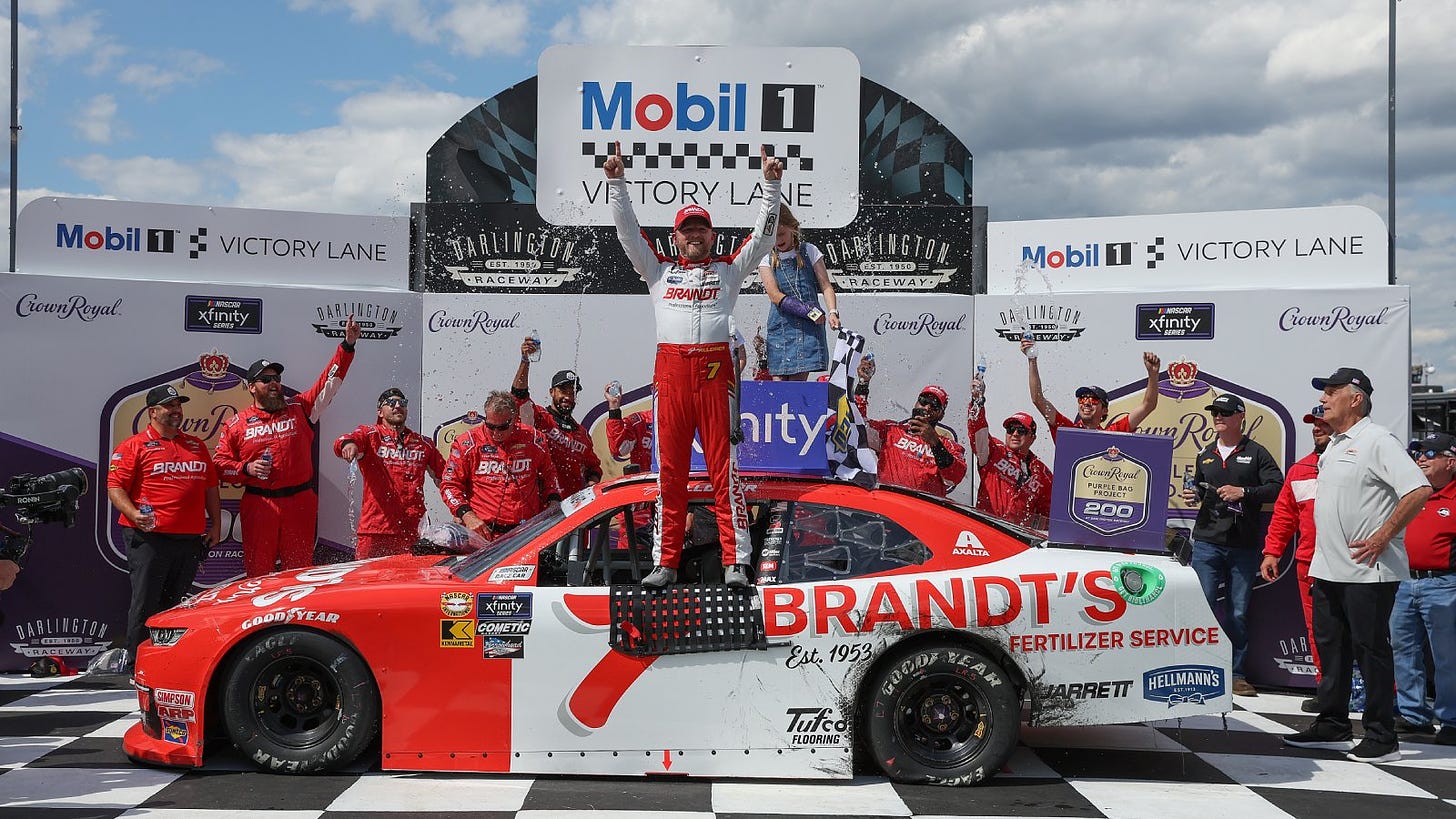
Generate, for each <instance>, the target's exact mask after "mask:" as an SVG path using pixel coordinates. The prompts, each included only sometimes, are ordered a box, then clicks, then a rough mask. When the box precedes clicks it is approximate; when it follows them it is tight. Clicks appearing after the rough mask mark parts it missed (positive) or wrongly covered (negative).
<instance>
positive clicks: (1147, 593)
mask: <svg viewBox="0 0 1456 819" xmlns="http://www.w3.org/2000/svg"><path fill="white" fill-rule="evenodd" d="M1167 582H1168V581H1167V579H1166V578H1164V577H1163V573H1162V571H1160V570H1158V569H1155V568H1153V567H1152V566H1146V565H1143V564H1142V563H1132V562H1125V563H1114V564H1112V586H1113V588H1115V589H1117V593H1118V594H1120V595H1122V599H1124V600H1126V601H1127V602H1129V603H1131V604H1133V605H1134V606H1146V605H1147V604H1149V603H1151V602H1153V601H1154V600H1157V599H1158V597H1159V596H1161V595H1162V594H1163V587H1164V586H1165V585H1167Z"/></svg>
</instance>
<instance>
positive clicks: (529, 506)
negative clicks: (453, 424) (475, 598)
mask: <svg viewBox="0 0 1456 819" xmlns="http://www.w3.org/2000/svg"><path fill="white" fill-rule="evenodd" d="M440 496H441V497H442V498H444V500H445V506H446V507H448V508H449V509H450V511H451V512H453V513H454V514H455V515H456V516H457V517H463V516H464V515H465V513H466V512H474V513H475V514H476V516H477V517H479V518H480V519H481V520H482V521H484V522H485V532H484V533H483V534H484V536H485V538H486V539H487V540H494V539H495V538H497V537H499V536H500V535H502V534H504V533H506V532H508V531H510V530H511V529H513V528H515V527H516V526H517V525H518V524H520V522H521V521H523V520H526V519H527V518H529V517H531V516H532V515H534V514H536V513H537V512H540V511H541V510H542V509H544V508H545V507H546V504H547V503H548V502H550V501H553V500H561V486H560V484H558V483H557V480H556V466H555V465H554V464H553V463H552V462H551V454H550V452H549V451H548V444H547V442H546V438H545V437H544V436H542V435H541V433H539V432H537V431H536V430H534V429H531V428H530V427H528V426H526V425H525V424H522V423H517V424H516V425H515V428H513V429H512V430H511V431H510V433H509V434H508V435H506V436H505V438H504V439H503V440H502V441H501V442H500V444H497V443H496V442H495V440H494V439H492V438H491V437H490V431H489V430H488V429H486V428H485V427H484V426H478V427H474V428H472V429H471V430H470V431H469V432H467V433H465V434H464V435H461V436H460V437H459V438H456V439H455V443H454V444H453V445H452V446H451V447H450V457H449V459H448V460H446V461H445V476H444V478H442V479H441V481H440Z"/></svg>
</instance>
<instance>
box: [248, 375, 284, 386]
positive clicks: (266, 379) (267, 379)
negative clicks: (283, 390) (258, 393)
mask: <svg viewBox="0 0 1456 819" xmlns="http://www.w3.org/2000/svg"><path fill="white" fill-rule="evenodd" d="M282 380H283V376H281V375H260V376H258V377H257V378H254V379H253V383H255V384H256V383H258V382H260V381H261V382H262V383H264V384H276V383H278V382H279V381H282Z"/></svg>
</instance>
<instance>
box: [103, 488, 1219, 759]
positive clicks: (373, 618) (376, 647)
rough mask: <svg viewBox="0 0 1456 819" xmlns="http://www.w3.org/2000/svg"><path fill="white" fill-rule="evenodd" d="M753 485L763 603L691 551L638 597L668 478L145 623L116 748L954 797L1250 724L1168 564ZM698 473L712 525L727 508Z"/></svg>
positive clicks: (900, 501) (275, 581)
mask: <svg viewBox="0 0 1456 819" xmlns="http://www.w3.org/2000/svg"><path fill="white" fill-rule="evenodd" d="M743 480H744V484H745V487H746V495H747V498H748V505H749V508H750V521H751V534H752V539H753V546H754V568H755V569H756V581H757V585H755V586H754V587H753V588H749V589H733V588H729V587H727V586H725V585H723V584H722V583H721V572H722V569H721V566H719V561H720V551H719V547H718V544H717V543H716V542H710V543H702V542H697V543H695V542H694V540H693V538H691V537H689V543H690V544H692V545H691V546H690V548H689V549H688V550H687V551H686V552H685V554H684V563H683V566H682V571H681V580H682V582H680V583H679V584H677V585H674V586H669V587H668V588H666V589H664V590H646V589H642V588H641V587H640V586H639V585H638V584H637V582H636V581H638V580H640V579H641V577H642V576H643V575H644V574H645V573H646V571H648V570H650V569H651V565H650V563H651V557H650V551H647V550H644V548H643V546H642V544H643V542H644V541H645V540H647V539H646V538H643V537H641V535H642V533H641V532H639V531H638V526H639V521H640V520H641V515H640V514H636V515H634V511H640V509H641V505H642V504H651V503H652V502H653V501H654V500H655V499H656V492H657V488H656V482H655V480H653V476H650V475H649V476H636V477H627V478H622V479H619V480H616V481H613V482H610V483H608V484H604V485H599V486H594V487H588V488H586V489H584V490H582V491H581V492H579V493H577V494H575V495H573V496H571V497H570V498H568V499H567V500H566V501H564V502H563V503H561V504H560V506H559V507H558V508H554V509H549V510H546V511H544V512H542V513H541V514H539V515H537V516H536V517H534V518H532V519H530V520H529V521H527V522H525V523H523V524H522V525H521V526H520V527H519V528H517V529H515V530H513V531H512V532H511V533H509V534H508V535H507V536H505V537H503V538H501V539H500V540H498V541H496V542H495V543H493V544H491V545H490V546H489V547H488V548H485V549H482V550H481V551H479V552H476V553H473V554H469V555H465V556H449V557H439V556H412V555H405V556H396V557H386V558H378V559H374V560H367V561H360V562H355V563H344V564H336V565H328V566H319V567H315V568H311V569H307V570H303V571H290V572H283V573H279V574H275V575H270V576H267V577H261V578H252V579H249V580H243V581H241V582H236V583H232V584H229V585H226V586H223V587H220V588H217V589H213V590H209V591H207V592H205V593H203V594H201V595H198V596H196V597H194V598H191V599H189V600H188V601H186V602H184V603H183V604H182V605H181V606H179V607H177V608H174V609H172V610H170V611H166V612H163V613H161V614H158V615H156V616H154V617H152V618H151V619H150V620H149V621H148V622H147V625H148V628H149V629H150V634H151V638H150V640H149V641H147V642H145V643H143V645H142V647H141V649H140V651H139V652H138V656H137V661H136V675H135V680H134V684H135V686H136V690H137V696H138V699H139V703H140V710H141V718H140V721H139V722H138V724H137V725H134V726H132V727H131V729H130V730H128V731H127V733H126V737H125V740H124V747H125V750H126V753H127V754H128V755H129V756H130V757H131V758H132V759H134V760H136V761H139V762H145V763H151V764H162V765H169V766H186V767H198V766H202V765H203V764H204V760H205V752H206V750H207V743H208V741H209V740H212V741H216V742H226V741H231V743H232V744H233V745H235V746H236V747H237V748H238V749H240V750H241V751H242V753H244V754H245V755H246V756H247V757H249V758H250V759H251V760H253V762H255V763H256V764H257V765H258V766H259V767H261V768H263V769H265V770H268V771H276V772H281V773H310V772H316V771H325V770H330V769H335V768H338V767H340V766H342V765H346V764H348V763H350V762H351V761H352V760H354V759H355V758H357V757H358V756H359V755H360V754H361V753H363V752H364V751H365V750H366V749H372V748H374V747H375V746H374V745H373V744H372V743H374V741H375V739H376V737H377V739H378V744H377V748H378V753H379V764H380V766H381V767H382V768H383V769H385V770H420V771H478V772H486V773H509V774H533V775H534V774H578V775H581V774H585V775H664V776H704V777H763V778H804V779H815V778H835V777H849V776H851V775H852V774H853V772H854V771H855V769H856V762H858V763H859V764H860V765H861V766H862V767H877V768H879V769H880V770H881V771H883V772H884V773H885V774H886V775H888V776H889V777H890V778H892V779H894V780H897V781H902V782H922V783H936V784H946V785H959V784H971V783H976V782H979V781H982V780H983V779H985V778H986V777H988V776H992V775H994V774H995V773H996V772H997V771H998V770H999V769H1000V768H1001V767H1002V765H1003V764H1004V763H1005V762H1006V760H1007V758H1008V756H1009V755H1010V754H1011V752H1012V749H1013V747H1014V746H1015V745H1016V742H1017V739H1018V735H1019V732H1020V725H1021V723H1022V721H1023V719H1025V720H1026V721H1028V722H1029V723H1030V724H1032V725H1092V724H1106V723H1126V722H1137V721H1144V720H1152V719H1165V718H1174V717H1184V716H1190V715H1195V714H1207V713H1217V712H1224V711H1228V710H1231V708H1232V702H1231V698H1230V693H1229V683H1230V678H1229V674H1230V646H1229V643H1228V641H1227V639H1226V638H1225V636H1224V634H1223V633H1222V631H1221V630H1220V629H1219V626H1218V623H1217V621H1216V620H1215V618H1214V616H1213V614H1212V612H1211V611H1210V609H1209V606H1208V604H1207V603H1206V602H1205V600H1204V597H1203V594H1202V592H1201V591H1200V589H1199V586H1198V582H1197V578H1196V577H1195V575H1194V573H1193V572H1192V570H1191V569H1189V568H1188V567H1187V566H1185V565H1182V564H1181V563H1180V562H1178V561H1177V560H1176V559H1174V558H1173V557H1170V556H1168V555H1151V554H1131V553H1123V552H1112V551H1098V550H1085V549H1078V548H1068V547H1061V546H1055V545H1050V544H1048V543H1046V541H1045V536H1044V535H1042V534H1040V533H1037V532H1033V531H1029V530H1024V529H1019V528H1016V527H1014V526H1012V525H1009V524H1007V523H1004V522H1001V521H999V520H997V519H995V518H991V517H988V516H986V515H984V514H983V513H980V512H978V511H976V510H974V509H970V508H967V507H964V506H961V505H958V504H956V503H953V502H950V501H946V500H942V499H938V498H931V497H928V496H925V495H921V494H918V493H915V492H911V491H907V490H902V489H897V488H894V487H889V486H882V487H879V488H875V489H867V488H864V487H861V486H857V485H854V484H849V483H843V482H836V481H831V480H827V479H823V478H812V477H789V476H772V475H747V476H745V477H744V479H743ZM694 481H695V482H694V483H693V484H692V485H691V486H690V492H689V494H690V504H691V509H692V510H693V512H694V517H696V516H697V515H698V514H703V515H711V514H713V510H712V508H711V506H709V504H710V503H711V502H712V492H711V487H710V486H709V485H708V484H707V483H705V482H702V479H701V478H695V479H694ZM696 528H697V529H699V530H703V531H709V532H711V530H712V527H696ZM1024 709H1025V712H1024Z"/></svg>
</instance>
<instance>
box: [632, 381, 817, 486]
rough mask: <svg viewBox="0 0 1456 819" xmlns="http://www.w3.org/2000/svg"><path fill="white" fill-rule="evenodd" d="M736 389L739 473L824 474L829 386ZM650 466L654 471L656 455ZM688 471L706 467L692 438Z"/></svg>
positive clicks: (761, 384)
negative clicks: (738, 394) (740, 430)
mask: <svg viewBox="0 0 1456 819" xmlns="http://www.w3.org/2000/svg"><path fill="white" fill-rule="evenodd" d="M739 388H740V389H741V390H742V391H743V394H742V396H741V398H740V400H739V405H740V406H739V410H740V412H739V419H740V421H741V422H742V426H743V443H741V444H739V445H738V468H739V469H740V470H743V471H750V470H752V471H759V470H763V471H772V472H789V473H794V474H798V475H824V474H826V472H827V469H828V461H827V458H826V456H825V449H824V435H825V424H827V423H828V420H829V417H830V416H829V385H828V384H825V383H822V382H819V381H807V382H806V381H748V382H745V383H743V384H741V385H739ZM652 468H653V469H657V460H656V453H655V452H654V453H653V463H652ZM692 468H693V469H707V462H706V461H704V460H703V448H702V444H701V443H700V442H699V441H698V440H697V439H696V438H694V439H693V460H692Z"/></svg>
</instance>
